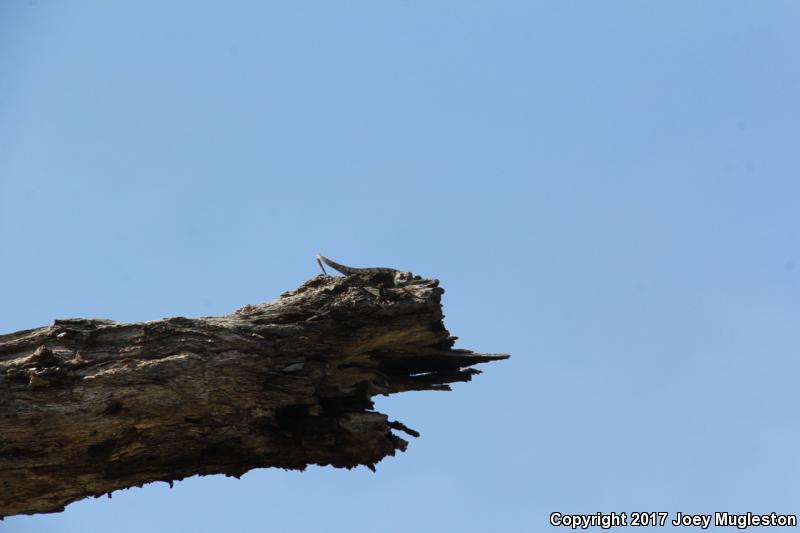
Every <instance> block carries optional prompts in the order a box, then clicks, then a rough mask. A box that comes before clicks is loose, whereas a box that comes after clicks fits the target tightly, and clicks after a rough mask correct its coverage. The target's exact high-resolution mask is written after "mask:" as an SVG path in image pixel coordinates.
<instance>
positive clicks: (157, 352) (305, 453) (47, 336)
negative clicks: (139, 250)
mask: <svg viewBox="0 0 800 533" xmlns="http://www.w3.org/2000/svg"><path fill="white" fill-rule="evenodd" d="M443 292H444V291H443V290H442V289H441V288H439V286H438V281H437V280H427V279H420V278H418V277H417V278H414V279H411V280H404V281H403V282H402V283H399V282H398V281H397V280H396V279H393V278H392V277H391V276H385V275H382V274H380V273H376V274H368V275H358V276H357V275H353V276H348V277H331V276H322V275H321V276H317V277H316V278H314V279H311V280H309V281H307V282H306V283H305V284H303V285H302V286H301V287H299V288H298V289H296V290H294V291H291V292H287V293H285V294H283V295H282V296H281V297H280V298H278V299H276V300H274V301H272V302H268V303H264V304H259V305H247V306H245V307H243V308H241V309H239V310H237V311H235V312H234V313H232V314H230V315H227V316H223V317H205V318H196V319H189V318H180V317H179V318H168V319H164V320H157V321H152V322H144V323H135V324H122V323H117V322H113V321H110V320H97V319H91V320H90V319H69V320H56V321H55V322H54V323H53V325H52V326H49V327H43V328H39V329H33V330H27V331H20V332H17V333H11V334H8V335H2V336H0V517H2V516H9V515H15V514H33V513H42V512H57V511H61V510H63V509H64V506H65V505H67V504H68V503H70V502H73V501H76V500H79V499H82V498H85V497H87V496H99V495H102V494H106V493H110V492H112V491H114V490H117V489H121V488H127V487H132V486H142V485H143V484H145V483H148V482H152V481H159V480H160V481H166V482H169V483H171V482H172V481H174V480H180V479H183V478H185V477H188V476H192V475H195V474H200V475H207V474H226V475H229V476H240V475H242V474H244V473H245V472H247V471H248V470H250V469H252V468H260V467H281V468H290V469H303V468H305V467H306V466H307V465H309V464H318V465H332V466H334V467H345V468H352V467H355V466H357V465H365V466H367V467H369V468H373V469H374V465H375V463H377V462H378V461H380V460H381V459H383V458H384V457H386V456H388V455H394V454H395V452H396V451H397V450H401V451H402V450H405V448H406V445H407V442H406V441H405V440H403V439H402V438H400V437H399V436H397V435H395V434H394V433H393V431H392V430H397V431H404V432H406V433H408V434H411V435H414V436H416V435H417V434H416V432H415V431H413V430H410V429H409V428H407V427H406V426H404V425H403V424H402V423H400V422H396V421H390V420H389V419H388V417H387V416H386V415H384V414H381V413H378V412H375V411H373V410H372V408H373V403H372V400H371V398H372V397H373V396H375V395H377V394H383V395H388V394H392V393H396V392H402V391H410V390H449V386H448V383H453V382H457V381H469V380H470V378H471V377H472V376H473V375H475V374H477V373H479V372H478V371H477V370H474V369H472V368H470V367H471V366H472V365H474V364H476V363H483V362H487V361H492V360H496V359H503V358H505V357H507V356H506V355H497V354H475V353H473V352H470V351H467V350H459V349H454V348H453V343H454V340H455V338H454V337H451V336H450V335H449V333H448V332H447V330H446V329H445V327H444V324H443V323H442V318H443V315H442V309H441V295H442V293H443Z"/></svg>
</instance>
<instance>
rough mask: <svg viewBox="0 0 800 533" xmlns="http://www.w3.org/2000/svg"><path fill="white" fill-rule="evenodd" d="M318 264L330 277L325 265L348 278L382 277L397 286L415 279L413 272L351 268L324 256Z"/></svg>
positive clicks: (321, 256)
mask: <svg viewBox="0 0 800 533" xmlns="http://www.w3.org/2000/svg"><path fill="white" fill-rule="evenodd" d="M317 263H319V267H320V268H321V269H322V273H323V274H325V275H326V276H327V275H328V273H327V272H325V267H324V266H323V263H325V264H326V265H328V266H329V267H331V268H333V269H335V270H337V271H338V272H341V273H342V274H344V275H346V276H380V277H388V278H389V279H391V280H392V282H393V283H394V285H395V286H401V285H406V284H407V283H409V282H411V281H412V280H413V279H414V274H412V273H411V272H403V271H401V270H397V269H396V268H385V267H370V268H356V267H349V266H345V265H342V264H340V263H337V262H336V261H332V260H330V259H328V258H327V257H325V256H324V255H319V254H317Z"/></svg>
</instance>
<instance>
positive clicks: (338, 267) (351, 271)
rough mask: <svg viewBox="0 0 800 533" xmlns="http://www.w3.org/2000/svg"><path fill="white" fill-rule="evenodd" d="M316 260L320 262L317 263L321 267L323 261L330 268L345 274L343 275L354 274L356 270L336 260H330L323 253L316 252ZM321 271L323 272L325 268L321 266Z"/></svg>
mask: <svg viewBox="0 0 800 533" xmlns="http://www.w3.org/2000/svg"><path fill="white" fill-rule="evenodd" d="M317 261H318V262H320V264H319V266H320V267H322V263H325V264H326V265H328V266H329V267H331V268H333V269H335V270H337V271H339V272H341V273H342V274H345V275H350V274H355V273H356V272H357V271H358V269H356V268H352V267H349V266H344V265H340V264H339V263H337V262H336V261H331V260H330V259H328V258H327V257H325V256H324V255H319V254H317ZM322 271H323V272H325V269H324V268H323V269H322Z"/></svg>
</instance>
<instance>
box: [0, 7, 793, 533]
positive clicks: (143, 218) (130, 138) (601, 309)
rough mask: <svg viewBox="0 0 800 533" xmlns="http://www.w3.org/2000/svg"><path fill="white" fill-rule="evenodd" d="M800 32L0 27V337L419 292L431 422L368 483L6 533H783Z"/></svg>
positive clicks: (514, 23)
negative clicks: (456, 381)
mask: <svg viewBox="0 0 800 533" xmlns="http://www.w3.org/2000/svg"><path fill="white" fill-rule="evenodd" d="M799 17H800V6H798V4H797V3H795V2H788V1H773V2H752V1H750V2H744V1H730V0H726V1H722V0H715V1H711V0H710V1H706V2H694V1H691V2H690V1H681V0H679V1H673V2H667V3H660V4H659V3H650V2H647V3H645V2H633V1H620V2H615V3H611V4H609V3H597V2H594V3H591V2H574V1H558V2H556V1H552V2H534V1H525V2H522V1H520V2H516V1H508V2H494V3H485V2H451V1H442V2H434V3H423V2H413V1H410V0H404V1H381V2H375V1H369V2H368V1H347V2H281V3H278V2H255V1H253V2H200V1H193V2H188V1H178V0H176V1H174V2H155V1H140V2H129V3H125V5H122V4H121V3H109V2H101V1H76V2H56V1H52V0H38V1H36V0H34V1H28V2H25V1H19V0H5V1H4V2H2V4H0V242H2V247H0V250H2V252H1V253H2V256H1V257H2V259H3V260H2V261H1V262H0V294H1V295H2V302H3V304H2V306H0V330H2V331H3V332H10V331H15V330H18V329H25V328H31V327H35V326H42V325H46V324H48V323H51V322H52V320H53V319H55V318H64V317H75V316H83V317H103V318H112V319H115V320H120V321H142V320H151V319H157V318H161V317H165V316H176V315H183V316H202V315H216V314H226V313H229V312H231V311H232V310H234V309H236V308H238V307H240V306H242V305H244V304H247V303H255V302H261V301H265V300H268V299H271V298H273V297H275V296H277V295H278V294H280V293H281V292H283V291H285V290H288V289H291V288H293V287H295V286H297V285H298V284H299V283H301V282H302V281H303V280H305V279H307V278H309V277H311V276H314V275H316V274H317V272H318V267H317V265H316V263H315V262H314V254H316V253H318V252H321V253H324V254H325V255H327V256H329V257H332V258H334V259H336V260H339V261H341V262H344V263H347V264H353V265H361V266H374V265H383V266H393V267H397V268H402V269H408V270H413V271H414V272H417V273H420V274H422V275H425V276H428V277H437V278H439V279H440V280H441V282H442V285H443V286H444V287H445V289H446V291H447V292H446V294H445V296H444V305H445V313H446V315H447V318H446V320H445V322H446V325H447V326H448V328H449V329H450V331H451V333H453V334H454V335H457V336H459V337H460V339H461V340H460V346H461V347H466V348H470V349H474V350H478V351H499V352H508V353H511V354H512V356H513V358H512V359H511V360H509V361H505V362H499V363H494V364H491V365H485V366H484V367H483V369H484V370H485V373H484V374H483V375H481V376H479V377H478V378H477V379H476V380H475V381H474V382H473V383H470V384H464V385H457V386H455V390H454V391H453V392H450V393H408V394H404V395H399V396H396V397H392V398H388V399H378V409H380V410H381V411H383V412H388V413H389V414H390V415H391V416H392V417H393V418H397V419H400V420H402V421H403V422H405V423H406V424H408V425H409V426H411V427H413V428H416V429H418V430H420V431H421V432H422V437H421V438H420V439H416V440H415V441H414V442H412V443H411V446H410V447H409V450H408V451H407V452H406V453H404V454H401V455H399V456H397V457H394V458H389V459H386V460H384V461H383V462H381V463H380V464H379V465H378V471H377V473H376V474H373V473H372V472H370V471H368V470H366V469H358V470H354V471H338V470H334V469H330V468H311V469H309V470H308V471H306V472H304V473H296V472H284V471H278V470H258V471H254V472H251V473H249V474H247V475H246V476H244V477H243V478H242V479H241V480H238V481H237V480H233V479H224V478H218V477H207V478H202V479H198V478H192V479H189V480H186V481H183V482H180V483H177V484H176V485H175V487H174V488H173V489H169V488H168V487H167V486H166V485H165V484H163V483H159V484H154V485H150V486H147V487H145V488H143V489H131V490H127V491H121V492H117V493H115V494H114V496H113V499H111V500H109V499H106V498H102V499H98V500H91V501H83V502H79V503H75V504H73V505H71V506H69V507H68V508H67V510H66V512H64V513H61V514H56V515H42V516H36V517H15V518H9V519H6V521H5V522H3V523H2V524H0V531H3V532H42V531H47V532H57V533H68V532H69V533H73V532H74V533H79V532H80V533H92V532H106V531H115V532H120V533H127V532H139V531H165V532H182V531H192V532H214V531H221V530H223V528H225V529H226V530H234V531H241V532H263V531H282V532H312V531H313V532H319V531H331V532H336V531H348V532H374V531H382V532H401V531H402V532H407V531H418V532H428V531H458V532H464V533H469V532H486V531H503V532H530V531H543V530H547V529H549V526H548V525H547V518H548V516H549V514H550V513H551V512H553V511H561V512H570V513H594V512H597V511H604V512H611V511H615V512H622V511H626V512H631V511H668V512H670V513H673V514H674V513H675V512H677V511H680V512H695V513H714V512H715V511H730V512H746V511H752V512H771V511H776V512H780V513H800V507H798V504H797V496H798V494H799V493H800V481H798V480H800V459H798V457H800V453H798V449H800V415H798V407H797V406H798V404H800V392H798V388H797V379H796V378H797V375H798V370H800V362H799V361H798V357H797V354H798V349H799V348H800V334H798V329H797V323H798V319H800V212H799V211H798V199H800V181H799V180H798V163H799V162H800V161H798V159H800V155H798V154H800V150H798V145H797V143H798V138H800V103H799V102H798V94H800V63H798V61H797V50H798V49H800V31H799V30H800V18H799Z"/></svg>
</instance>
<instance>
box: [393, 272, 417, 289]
mask: <svg viewBox="0 0 800 533" xmlns="http://www.w3.org/2000/svg"><path fill="white" fill-rule="evenodd" d="M413 279H414V274H412V273H411V272H400V271H397V272H395V273H394V284H395V286H401V285H407V284H408V283H410V282H411V281H412V280H413Z"/></svg>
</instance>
